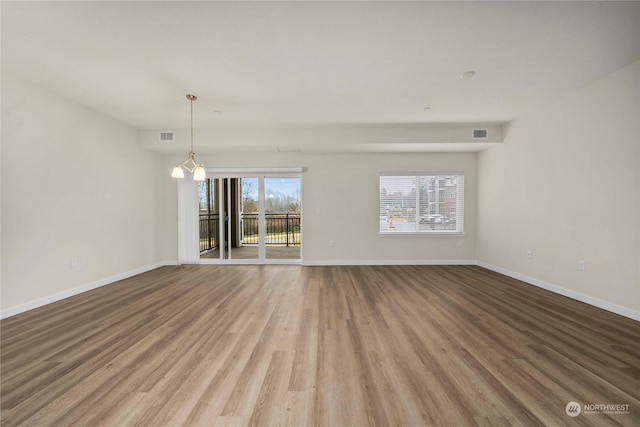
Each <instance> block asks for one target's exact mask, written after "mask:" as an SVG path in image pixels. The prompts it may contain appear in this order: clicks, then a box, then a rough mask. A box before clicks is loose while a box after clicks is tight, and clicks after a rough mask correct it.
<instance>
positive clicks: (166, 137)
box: [160, 132, 175, 142]
mask: <svg viewBox="0 0 640 427" xmlns="http://www.w3.org/2000/svg"><path fill="white" fill-rule="evenodd" d="M174 137H175V135H174V133H173V132H160V142H173V141H174V139H175V138H174Z"/></svg>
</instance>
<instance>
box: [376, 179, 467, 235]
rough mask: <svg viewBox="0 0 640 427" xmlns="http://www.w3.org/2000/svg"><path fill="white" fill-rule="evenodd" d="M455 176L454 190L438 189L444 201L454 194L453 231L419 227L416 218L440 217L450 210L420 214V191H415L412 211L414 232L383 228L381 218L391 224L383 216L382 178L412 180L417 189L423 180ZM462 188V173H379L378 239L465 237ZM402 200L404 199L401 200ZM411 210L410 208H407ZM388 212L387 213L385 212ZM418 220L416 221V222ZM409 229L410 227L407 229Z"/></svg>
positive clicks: (449, 207) (463, 182)
mask: <svg viewBox="0 0 640 427" xmlns="http://www.w3.org/2000/svg"><path fill="white" fill-rule="evenodd" d="M452 176H455V177H456V180H457V182H456V187H455V190H452V189H446V188H445V189H444V190H443V189H438V190H439V191H441V192H442V194H443V197H444V200H445V201H446V200H447V199H448V200H451V199H450V198H449V196H450V194H451V192H452V191H454V192H455V196H456V197H455V199H454V200H455V209H456V214H455V228H454V229H444V228H437V229H436V226H433V227H431V228H424V227H422V226H421V225H420V221H419V219H418V218H421V217H422V216H425V215H440V213H441V212H445V211H447V210H450V209H451V206H448V207H447V206H443V207H442V208H443V209H445V211H440V210H439V209H438V212H439V213H435V214H434V213H433V212H421V209H424V206H422V207H421V206H420V191H416V202H415V203H414V205H413V209H414V218H413V223H414V226H415V229H414V230H411V229H407V228H405V229H399V228H396V227H393V228H391V227H386V228H383V227H384V225H383V222H382V218H383V217H387V218H385V219H386V221H387V224H392V222H389V220H388V215H383V212H384V211H383V209H382V205H383V203H384V201H383V199H382V197H383V178H384V177H397V178H405V179H406V178H413V179H415V180H416V183H415V184H414V185H415V186H416V188H418V187H419V185H420V180H423V179H436V180H438V179H443V178H445V177H452ZM464 186H465V179H464V172H460V171H456V172H399V173H397V172H381V173H380V174H379V177H378V214H379V217H380V223H379V226H378V235H379V236H380V237H460V236H465V227H464V216H465V215H464V210H465V209H464ZM410 187H411V185H409V186H408V188H410ZM403 199H404V198H403ZM409 209H411V208H409ZM387 212H388V211H387ZM417 219H418V220H417ZM408 222H409V223H411V221H408ZM409 228H410V227H409Z"/></svg>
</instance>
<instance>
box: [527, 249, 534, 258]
mask: <svg viewBox="0 0 640 427" xmlns="http://www.w3.org/2000/svg"><path fill="white" fill-rule="evenodd" d="M527 258H529V259H531V258H533V251H532V250H531V249H529V250H528V251H527Z"/></svg>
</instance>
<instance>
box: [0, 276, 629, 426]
mask: <svg viewBox="0 0 640 427" xmlns="http://www.w3.org/2000/svg"><path fill="white" fill-rule="evenodd" d="M0 327H1V333H2V341H1V344H2V361H1V363H2V366H1V368H2V372H1V380H2V385H1V399H2V403H1V405H2V412H1V415H2V425H3V426H15V425H47V426H48V425H55V426H65V425H90V426H94V425H109V426H125V425H150V426H181V425H203V426H222V425H259V426H262V425H264V426H272V425H295V426H313V425H317V426H373V425H380V426H401V425H408V426H419V425H442V426H466V425H483V426H484V425H524V426H534V425H550V426H561V425H591V426H603V425H628V426H633V425H635V426H637V425H638V423H639V421H640V391H639V387H640V366H639V356H640V344H639V343H640V324H639V323H638V322H635V321H633V320H630V319H626V318H623V317H620V316H616V315H614V314H611V313H607V312H605V311H602V310H599V309H596V308H594V307H590V306H588V305H585V304H581V303H579V302H576V301H573V300H570V299H567V298H563V297H560V296H558V295H554V294H551V293H549V292H546V291H543V290H541V289H538V288H535V287H533V286H530V285H526V284H523V283H521V282H518V281H516V280H513V279H510V278H507V277H505V276H501V275H499V274H496V273H493V272H490V271H488V270H485V269H482V268H480V267H475V266H446V267H444V266H384V267H378V266H354V267H344V266H340V267H302V266H278V265H272V266H255V265H243V266H229V265H226V266H212V265H201V266H180V267H163V268H160V269H157V270H154V271H151V272H148V273H145V274H142V275H139V276H136V277H133V278H130V279H127V280H124V281H121V282H118V283H114V284H112V285H109V286H105V287H103V288H99V289H96V290H93V291H91V292H87V293H84V294H81V295H78V296H76V297H73V298H69V299H66V300H63V301H60V302H57V303H54V304H50V305H48V306H45V307H41V308H38V309H36V310H32V311H30V312H27V313H23V314H20V315H17V316H13V317H11V318H8V319H5V320H3V321H2V322H1V323H0ZM571 401H576V402H579V403H580V404H622V405H629V412H628V413H627V414H617V415H612V414H584V413H583V414H580V415H578V416H577V417H575V418H572V417H569V416H568V415H567V413H566V412H565V407H566V405H567V403H569V402H571Z"/></svg>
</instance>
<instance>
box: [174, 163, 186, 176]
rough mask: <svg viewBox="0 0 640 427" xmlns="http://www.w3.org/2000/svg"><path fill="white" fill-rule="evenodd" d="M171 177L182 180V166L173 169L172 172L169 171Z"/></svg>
mask: <svg viewBox="0 0 640 427" xmlns="http://www.w3.org/2000/svg"><path fill="white" fill-rule="evenodd" d="M171 177H172V178H184V171H183V170H182V166H180V165H178V166H176V167H175V168H173V171H171Z"/></svg>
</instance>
